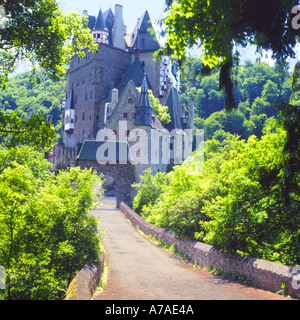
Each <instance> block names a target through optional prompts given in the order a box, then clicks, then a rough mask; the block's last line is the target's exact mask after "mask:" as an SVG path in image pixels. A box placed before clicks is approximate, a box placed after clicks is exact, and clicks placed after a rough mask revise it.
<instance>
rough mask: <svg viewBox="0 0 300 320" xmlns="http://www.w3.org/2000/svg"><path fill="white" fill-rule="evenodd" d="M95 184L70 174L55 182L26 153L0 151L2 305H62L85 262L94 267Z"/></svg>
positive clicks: (88, 176)
mask: <svg viewBox="0 0 300 320" xmlns="http://www.w3.org/2000/svg"><path fill="white" fill-rule="evenodd" d="M98 179H99V178H98V177H97V176H96V174H94V173H92V172H91V171H90V170H84V171H81V170H79V168H73V169H70V170H69V171H64V172H60V173H59V174H58V175H57V176H56V177H55V176H54V175H53V174H52V172H51V171H50V164H49V163H48V162H47V161H46V160H45V159H43V154H42V153H40V152H38V151H33V150H32V149H31V148H30V147H27V146H23V147H19V148H10V149H8V150H6V151H5V150H1V151H0V265H1V266H3V267H4V268H5V271H6V276H7V277H6V284H7V286H6V290H0V294H1V297H2V298H3V299H14V300H16V299H24V300H43V299H63V298H64V295H65V292H66V289H67V286H68V284H69V283H70V281H71V280H72V278H73V277H74V275H75V273H76V272H78V271H79V270H80V269H81V268H82V267H83V266H84V265H85V264H86V263H87V261H98V260H99V252H100V234H99V233H98V230H97V220H96V219H95V218H92V217H90V216H88V214H87V213H88V210H89V209H90V208H91V206H92V204H93V196H94V192H93V190H94V188H95V185H96V183H99V180H98Z"/></svg>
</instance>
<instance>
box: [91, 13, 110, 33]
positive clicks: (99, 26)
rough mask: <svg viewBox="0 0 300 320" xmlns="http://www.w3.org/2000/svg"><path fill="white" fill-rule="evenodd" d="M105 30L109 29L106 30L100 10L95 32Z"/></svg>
mask: <svg viewBox="0 0 300 320" xmlns="http://www.w3.org/2000/svg"><path fill="white" fill-rule="evenodd" d="M104 29H107V28H106V23H105V20H104V16H103V12H102V10H101V9H100V11H99V13H98V17H97V20H96V23H95V26H94V30H104Z"/></svg>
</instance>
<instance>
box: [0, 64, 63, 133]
mask: <svg viewBox="0 0 300 320" xmlns="http://www.w3.org/2000/svg"><path fill="white" fill-rule="evenodd" d="M30 75H31V72H25V73H21V74H17V75H15V76H14V77H12V78H11V79H10V81H9V84H8V86H7V88H6V89H5V90H3V89H0V107H1V109H3V110H4V111H9V110H14V111H16V112H18V113H19V114H20V116H22V117H25V118H27V117H28V115H29V114H31V113H35V114H41V115H43V116H44V117H45V118H46V119H47V120H49V121H51V122H52V123H53V124H54V126H55V129H56V133H58V134H59V130H60V128H61V100H62V98H63V97H64V94H65V81H64V79H63V78H62V79H60V80H58V81H53V80H50V79H49V77H48V76H47V75H46V73H45V72H44V71H43V70H38V71H37V72H36V75H35V77H36V78H37V79H39V80H38V81H36V80H35V82H32V81H31V77H30Z"/></svg>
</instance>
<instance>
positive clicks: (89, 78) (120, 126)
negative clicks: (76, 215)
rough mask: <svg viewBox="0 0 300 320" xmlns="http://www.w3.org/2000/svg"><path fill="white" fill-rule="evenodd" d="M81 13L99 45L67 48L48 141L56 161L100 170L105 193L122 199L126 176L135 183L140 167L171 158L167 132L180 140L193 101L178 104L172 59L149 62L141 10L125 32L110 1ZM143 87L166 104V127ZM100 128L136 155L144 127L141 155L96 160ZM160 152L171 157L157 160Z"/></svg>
mask: <svg viewBox="0 0 300 320" xmlns="http://www.w3.org/2000/svg"><path fill="white" fill-rule="evenodd" d="M83 14H84V15H86V16H87V18H88V27H89V29H90V30H91V33H92V35H93V38H94V41H95V42H96V43H97V44H98V50H97V52H96V53H92V52H89V51H87V50H86V52H85V57H83V58H80V57H79V56H78V55H77V54H74V55H73V57H72V59H71V63H70V68H69V70H68V73H67V87H66V95H65V99H64V100H63V103H62V135H61V137H62V138H61V141H60V143H59V144H58V145H56V146H55V147H54V155H55V165H56V166H58V167H59V166H61V167H63V166H74V165H79V166H80V167H82V168H86V167H88V168H90V167H92V168H94V169H95V170H97V171H98V172H99V173H100V172H102V173H103V174H104V175H105V179H106V190H107V193H108V195H109V192H110V195H116V196H117V197H118V198H119V200H126V201H127V202H128V201H129V198H130V195H129V194H130V191H129V189H130V186H131V183H132V181H139V177H140V175H142V174H143V171H144V170H145V169H146V168H148V167H151V169H152V172H153V173H156V172H158V171H161V172H166V171H167V169H168V168H169V166H170V162H171V164H172V163H173V162H174V157H176V155H175V152H174V143H175V140H176V137H174V135H175V136H176V135H178V136H180V137H181V138H182V137H183V136H185V135H186V134H185V129H193V112H194V111H193V110H194V105H193V103H192V102H191V103H189V105H188V106H185V105H182V104H181V103H180V96H179V94H180V72H179V70H178V68H177V65H176V63H172V62H171V59H169V58H168V57H164V58H162V60H161V61H156V60H154V53H155V52H156V51H157V50H159V49H160V44H159V42H158V40H157V39H156V37H155V36H154V35H153V33H152V32H151V30H153V26H152V23H151V20H150V17H149V14H148V12H147V11H146V12H145V13H144V14H143V15H142V16H141V17H140V18H139V19H138V21H137V24H136V26H135V28H134V30H133V32H132V33H127V30H126V26H125V25H124V21H123V7H122V6H121V5H116V6H115V12H113V11H112V10H111V9H108V10H107V11H105V12H102V10H100V11H99V14H98V16H97V17H95V16H91V15H88V12H87V11H84V12H83ZM83 50H84V49H83ZM149 89H150V90H152V92H153V94H154V96H155V97H156V98H159V100H160V102H161V104H163V105H166V106H167V107H168V112H169V114H170V117H171V121H170V122H169V123H168V124H166V125H165V126H164V125H163V124H162V123H161V121H160V120H159V118H158V117H157V115H156V114H155V112H154V111H153V107H152V105H151V102H150V98H149V91H148V90H149ZM186 109H187V111H186ZM103 130H106V131H103ZM99 132H102V133H103V132H108V133H109V134H110V135H111V133H112V135H113V136H112V137H110V140H111V141H112V142H113V145H114V146H115V147H116V148H117V149H118V150H121V149H122V148H123V149H124V148H125V149H126V150H128V149H129V148H131V154H132V152H133V151H134V152H136V154H138V156H137V158H138V159H139V157H141V155H140V154H139V153H141V150H138V148H134V145H138V143H137V142H138V141H140V137H141V134H142V133H143V134H145V133H146V134H147V137H148V139H149V140H148V141H146V143H144V142H143V147H145V145H147V147H146V148H144V149H146V151H145V152H144V153H146V160H147V161H136V162H132V161H131V162H130V159H129V158H130V155H129V154H127V153H126V159H125V162H124V163H122V165H121V164H120V160H121V159H120V158H118V157H121V156H120V154H119V153H120V152H119V151H117V153H118V155H117V153H116V155H117V157H116V159H114V160H115V162H112V161H110V162H109V163H108V161H107V163H105V162H104V163H101V161H99V159H98V156H97V152H98V151H99V148H100V147H101V146H103V144H105V141H107V139H108V138H107V137H105V136H106V134H104V135H103V134H102V136H101V135H100V136H101V137H99ZM170 132H172V133H173V134H172V135H171V134H170ZM174 132H175V134H174ZM109 134H108V135H109ZM182 139H183V138H182ZM144 141H145V140H144ZM164 142H166V144H164ZM151 145H152V150H151V148H150V146H151ZM153 146H154V149H155V150H153ZM125 149H124V150H125ZM166 151H168V152H167V155H169V156H170V159H171V160H170V161H162V157H164V156H165V155H166ZM98 153H99V152H98ZM154 153H155V154H154ZM155 155H156V158H155V159H156V161H153V156H155ZM144 156H145V155H144ZM104 157H105V156H104ZM151 157H152V158H151ZM144 158H145V157H144ZM150 158H151V159H150ZM148 160H149V161H148ZM151 160H152V161H151ZM175 163H176V161H175Z"/></svg>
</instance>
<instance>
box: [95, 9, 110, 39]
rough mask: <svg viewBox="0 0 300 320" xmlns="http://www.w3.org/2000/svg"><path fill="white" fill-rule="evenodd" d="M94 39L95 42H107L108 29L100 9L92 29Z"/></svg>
mask: <svg viewBox="0 0 300 320" xmlns="http://www.w3.org/2000/svg"><path fill="white" fill-rule="evenodd" d="M92 34H93V37H94V41H95V42H97V43H103V44H108V36H109V31H108V29H107V27H106V24H105V20H104V16H103V13H102V10H101V9H100V11H99V14H98V17H97V20H96V23H95V26H94V28H93V30H92Z"/></svg>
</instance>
